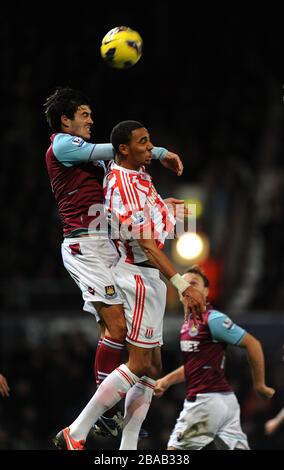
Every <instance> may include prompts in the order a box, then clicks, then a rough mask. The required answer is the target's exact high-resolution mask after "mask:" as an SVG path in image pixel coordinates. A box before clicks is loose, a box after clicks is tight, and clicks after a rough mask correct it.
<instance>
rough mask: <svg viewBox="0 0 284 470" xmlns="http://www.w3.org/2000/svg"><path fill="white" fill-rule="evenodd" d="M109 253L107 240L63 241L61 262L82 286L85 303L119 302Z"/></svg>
mask: <svg viewBox="0 0 284 470" xmlns="http://www.w3.org/2000/svg"><path fill="white" fill-rule="evenodd" d="M109 250H110V251H109ZM111 254H112V246H111V245H110V244H109V243H108V241H107V240H106V241H100V240H94V239H83V240H80V238H76V239H70V240H67V239H65V240H64V242H63V244H62V258H63V264H64V266H65V268H66V269H67V271H68V272H69V274H70V275H71V277H72V278H73V279H74V281H75V282H76V283H77V285H78V287H79V288H80V289H81V291H82V296H83V299H84V301H85V303H87V304H88V303H89V302H103V303H106V304H121V303H122V299H121V298H120V297H119V295H118V291H117V288H116V285H115V280H114V278H113V274H112V271H111V269H110V268H111V265H110V259H111V256H110V255H111ZM112 258H113V256H112ZM85 310H87V309H85ZM91 313H92V312H91Z"/></svg>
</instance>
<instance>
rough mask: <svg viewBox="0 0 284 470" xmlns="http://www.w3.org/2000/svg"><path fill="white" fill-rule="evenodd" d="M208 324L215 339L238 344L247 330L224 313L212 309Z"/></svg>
mask: <svg viewBox="0 0 284 470" xmlns="http://www.w3.org/2000/svg"><path fill="white" fill-rule="evenodd" d="M208 326H209V329H210V332H211V335H212V338H213V340H216V341H221V342H224V343H228V344H235V345H237V344H238V343H239V342H240V341H241V340H242V338H243V337H244V335H245V333H246V331H245V330H244V329H243V328H241V327H240V326H238V325H236V324H235V323H233V321H232V320H231V319H230V318H229V317H228V316H227V315H225V314H224V313H221V312H219V311H217V310H212V311H211V312H210V314H209V317H208Z"/></svg>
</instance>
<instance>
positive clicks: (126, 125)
mask: <svg viewBox="0 0 284 470" xmlns="http://www.w3.org/2000/svg"><path fill="white" fill-rule="evenodd" d="M142 127H145V126H144V125H143V124H141V122H138V121H122V122H119V123H118V124H116V126H114V128H113V129H112V131H111V134H110V141H111V143H112V145H113V147H114V150H115V152H116V153H117V154H118V153H119V146H120V144H128V143H129V142H130V140H131V132H132V131H135V130H136V129H141V128H142Z"/></svg>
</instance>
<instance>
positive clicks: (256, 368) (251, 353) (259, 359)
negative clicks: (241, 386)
mask: <svg viewBox="0 0 284 470" xmlns="http://www.w3.org/2000/svg"><path fill="white" fill-rule="evenodd" d="M239 346H240V347H242V348H245V349H246V352H247V357H248V361H249V364H250V368H251V374H252V380H253V386H254V389H255V391H256V393H257V394H258V395H259V396H260V397H262V398H267V399H269V398H272V397H273V395H274V393H275V390H274V388H271V387H268V386H267V385H266V384H265V364H264V355H263V350H262V346H261V343H260V342H259V341H258V340H257V339H256V338H255V337H254V336H252V335H251V334H249V333H245V335H244V337H243V339H242V340H241V342H240V343H239Z"/></svg>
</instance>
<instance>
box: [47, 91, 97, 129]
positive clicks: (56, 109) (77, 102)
mask: <svg viewBox="0 0 284 470" xmlns="http://www.w3.org/2000/svg"><path fill="white" fill-rule="evenodd" d="M82 105H87V106H90V100H89V99H88V98H87V97H86V96H85V95H84V94H83V93H82V92H81V91H79V90H73V89H72V88H69V87H58V88H57V89H56V90H55V92H54V93H53V94H52V95H50V96H49V97H48V98H47V100H46V102H45V103H44V108H45V116H46V120H47V122H48V124H49V126H50V128H51V130H52V131H53V132H60V131H61V116H63V115H65V116H67V117H68V118H69V119H73V117H74V114H75V113H76V111H77V109H78V108H79V106H82Z"/></svg>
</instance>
